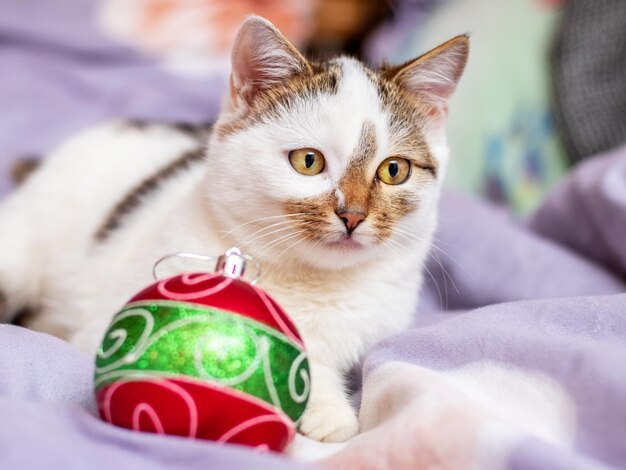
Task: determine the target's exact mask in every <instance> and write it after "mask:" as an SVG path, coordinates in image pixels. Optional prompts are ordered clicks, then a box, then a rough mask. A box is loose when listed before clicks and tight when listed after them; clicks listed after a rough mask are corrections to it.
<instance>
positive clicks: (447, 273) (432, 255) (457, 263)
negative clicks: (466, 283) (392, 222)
mask: <svg viewBox="0 0 626 470" xmlns="http://www.w3.org/2000/svg"><path fill="white" fill-rule="evenodd" d="M398 235H400V236H403V237H406V238H407V239H408V238H411V237H409V235H411V236H413V238H416V239H419V241H422V242H425V240H423V239H422V238H421V237H418V236H417V235H414V234H411V233H409V232H406V231H404V230H401V229H398ZM429 247H432V248H435V249H437V250H438V251H440V252H441V253H443V254H445V255H446V256H447V257H448V258H449V259H450V260H452V261H453V262H454V263H455V264H456V265H457V266H458V267H459V268H460V269H462V270H463V271H465V272H466V273H468V271H467V270H466V269H465V268H464V267H463V266H462V265H461V264H460V263H459V262H458V261H457V260H455V259H454V258H453V257H452V256H451V255H449V254H448V253H446V252H445V251H444V250H442V249H441V248H439V247H438V246H436V245H435V244H434V243H430V244H429ZM428 256H430V257H432V258H433V259H434V260H435V262H436V263H437V264H438V265H439V267H440V268H441V271H442V273H443V275H444V290H445V291H446V300H447V288H448V286H447V281H446V278H447V279H449V280H450V282H451V283H452V287H454V290H455V291H456V292H457V294H460V292H459V288H458V286H457V285H456V282H454V279H453V278H452V275H451V274H450V273H449V272H448V270H447V269H446V268H445V266H444V265H443V263H442V262H441V260H440V259H439V257H438V256H436V255H435V254H434V253H432V252H430V251H429V252H428ZM468 274H469V273H468Z"/></svg>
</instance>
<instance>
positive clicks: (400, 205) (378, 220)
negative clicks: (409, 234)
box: [370, 182, 419, 242]
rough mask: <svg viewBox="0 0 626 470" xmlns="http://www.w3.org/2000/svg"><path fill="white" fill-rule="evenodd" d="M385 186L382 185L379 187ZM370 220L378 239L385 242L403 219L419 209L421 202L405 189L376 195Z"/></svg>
mask: <svg viewBox="0 0 626 470" xmlns="http://www.w3.org/2000/svg"><path fill="white" fill-rule="evenodd" d="M381 184H384V183H380V182H379V185H381ZM373 199H374V201H375V203H374V204H372V210H371V212H370V219H371V221H372V224H373V225H374V227H375V228H376V235H375V236H376V239H377V240H378V241H379V242H384V241H385V239H387V238H389V237H390V236H391V235H392V234H393V227H394V225H395V224H396V223H397V222H398V220H400V219H401V218H402V217H404V216H406V215H407V214H409V213H411V212H413V211H414V210H416V209H417V207H418V203H419V201H418V200H417V198H416V196H415V194H414V193H412V192H410V191H408V190H406V189H404V190H399V191H395V192H394V194H389V195H383V194H376V196H375V197H374V198H373Z"/></svg>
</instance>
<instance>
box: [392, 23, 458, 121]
mask: <svg viewBox="0 0 626 470" xmlns="http://www.w3.org/2000/svg"><path fill="white" fill-rule="evenodd" d="M468 54H469V37H468V36H467V35H462V36H456V37H455V38H452V39H450V40H449V41H447V42H445V43H443V44H441V45H440V46H437V47H436V48H434V49H433V50H431V51H430V52H427V53H426V54H424V55H422V56H420V57H418V58H417V59H413V60H410V61H408V62H406V63H404V64H402V65H399V66H397V67H393V68H392V69H390V70H388V71H387V72H386V74H385V75H386V77H387V78H388V79H391V80H393V81H395V82H396V83H398V84H399V85H400V86H401V87H403V88H405V89H407V90H409V91H410V92H412V93H415V94H417V95H418V96H419V97H420V99H421V100H422V101H423V102H425V103H426V105H427V106H429V107H430V109H429V113H430V114H432V115H438V116H441V115H444V116H445V114H446V113H447V111H448V100H449V98H450V96H451V95H452V93H453V92H454V90H455V89H456V86H457V84H458V82H459V79H460V78H461V75H462V74H463V70H464V69H465V64H466V63H467V56H468Z"/></svg>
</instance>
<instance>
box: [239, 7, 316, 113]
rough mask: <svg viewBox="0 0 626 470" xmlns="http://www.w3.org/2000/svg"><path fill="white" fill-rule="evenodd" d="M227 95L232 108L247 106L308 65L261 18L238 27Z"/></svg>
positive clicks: (280, 35) (274, 29)
mask: <svg viewBox="0 0 626 470" xmlns="http://www.w3.org/2000/svg"><path fill="white" fill-rule="evenodd" d="M231 60H232V71H231V76H230V96H231V101H232V106H233V108H240V107H241V106H249V105H250V104H251V103H252V101H253V100H254V98H255V96H256V95H257V94H258V93H260V92H263V91H264V90H267V89H269V88H271V87H273V86H274V85H276V84H278V83H281V82H282V81H284V80H285V79H287V78H289V77H290V76H292V75H295V74H298V73H304V72H309V71H310V70H311V69H310V65H309V64H308V62H307V61H306V59H305V58H304V57H303V56H302V54H300V53H299V52H298V50H297V49H296V48H295V47H294V46H293V44H291V43H290V42H289V40H288V39H287V38H286V37H285V36H283V35H282V34H281V32H280V31H278V29H276V27H275V26H274V25H273V24H272V23H270V22H269V21H267V20H266V19H264V18H261V17H260V16H251V17H250V18H248V19H247V20H246V22H245V23H244V24H243V25H242V26H241V28H240V29H239V32H238V33H237V37H236V39H235V44H234V46H233V51H232V59H231Z"/></svg>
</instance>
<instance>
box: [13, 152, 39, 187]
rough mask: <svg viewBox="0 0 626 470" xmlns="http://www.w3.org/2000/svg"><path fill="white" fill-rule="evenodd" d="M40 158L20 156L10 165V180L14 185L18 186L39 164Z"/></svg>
mask: <svg viewBox="0 0 626 470" xmlns="http://www.w3.org/2000/svg"><path fill="white" fill-rule="evenodd" d="M40 160H41V159H39V158H37V157H30V156H28V157H22V158H20V159H19V160H18V161H16V162H15V163H14V164H13V166H12V167H11V180H12V181H13V183H14V184H15V186H20V185H21V184H23V183H24V181H26V180H27V179H28V178H29V177H30V175H32V174H33V172H34V171H35V170H36V169H37V168H39V166H40V165H41V161H40Z"/></svg>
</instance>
